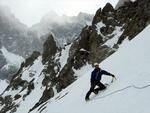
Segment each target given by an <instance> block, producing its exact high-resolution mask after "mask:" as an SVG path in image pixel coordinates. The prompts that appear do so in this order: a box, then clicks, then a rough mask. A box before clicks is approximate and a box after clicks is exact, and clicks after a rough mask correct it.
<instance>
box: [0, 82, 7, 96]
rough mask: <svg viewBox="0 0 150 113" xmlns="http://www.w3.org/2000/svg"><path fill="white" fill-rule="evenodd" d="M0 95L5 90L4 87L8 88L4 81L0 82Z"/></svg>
mask: <svg viewBox="0 0 150 113" xmlns="http://www.w3.org/2000/svg"><path fill="white" fill-rule="evenodd" d="M0 86H1V88H0V94H1V93H2V92H3V91H4V90H5V89H6V87H7V86H8V83H7V82H6V80H0Z"/></svg>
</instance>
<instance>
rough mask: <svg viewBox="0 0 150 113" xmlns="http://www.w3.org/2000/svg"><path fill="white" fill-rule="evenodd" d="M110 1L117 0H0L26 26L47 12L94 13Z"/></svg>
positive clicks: (114, 2)
mask: <svg viewBox="0 0 150 113" xmlns="http://www.w3.org/2000/svg"><path fill="white" fill-rule="evenodd" d="M107 2H110V3H112V4H113V5H114V6H115V5H116V3H117V2H118V0H0V4H3V5H7V6H8V7H9V8H10V9H11V11H12V12H13V13H14V15H15V16H16V17H17V18H18V19H19V20H20V21H21V22H22V23H24V24H26V25H27V26H32V25H33V24H36V23H38V22H39V21H40V20H41V18H42V17H43V16H44V15H46V14H47V13H49V12H51V11H54V12H56V13H57V14H58V15H60V16H61V15H67V16H76V15H77V14H78V13H79V12H86V13H89V14H95V12H96V10H97V9H98V8H100V7H104V5H105V4H106V3H107Z"/></svg>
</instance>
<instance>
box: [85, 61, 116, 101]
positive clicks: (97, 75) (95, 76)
mask: <svg viewBox="0 0 150 113" xmlns="http://www.w3.org/2000/svg"><path fill="white" fill-rule="evenodd" d="M94 67H95V69H94V70H93V71H92V73H91V88H90V90H89V91H88V92H87V94H86V97H85V100H86V101H88V100H89V96H90V94H91V93H92V92H94V93H95V94H98V91H100V90H104V89H106V86H105V85H104V84H102V83H101V82H100V80H101V77H102V75H103V74H104V75H109V76H112V77H115V76H114V75H113V74H111V73H109V72H107V71H105V70H102V69H101V68H99V64H98V63H94ZM95 86H99V87H98V88H96V89H94V88H95Z"/></svg>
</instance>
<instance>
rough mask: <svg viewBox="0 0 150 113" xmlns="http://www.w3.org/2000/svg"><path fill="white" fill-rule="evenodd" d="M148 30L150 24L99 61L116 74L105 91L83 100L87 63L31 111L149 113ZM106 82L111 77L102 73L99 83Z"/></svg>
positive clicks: (87, 85)
mask: <svg viewBox="0 0 150 113" xmlns="http://www.w3.org/2000/svg"><path fill="white" fill-rule="evenodd" d="M149 31H150V25H149V26H148V27H147V28H146V29H145V30H144V31H142V32H141V33H140V34H139V35H138V36H137V37H135V38H134V39H133V40H132V41H130V42H128V43H125V44H124V46H122V47H121V48H119V50H118V51H117V52H116V53H114V54H113V55H112V56H110V57H109V58H107V59H106V60H105V61H103V62H102V63H101V64H100V67H101V68H102V69H105V70H107V71H109V72H111V73H113V74H115V75H116V77H117V80H116V81H115V82H114V83H113V84H112V85H111V86H110V87H109V88H108V89H107V90H105V91H104V92H101V93H99V94H98V95H97V96H96V97H94V94H92V95H91V97H90V98H91V101H89V102H85V100H84V98H85V95H86V92H87V91H88V90H89V88H90V74H91V71H92V70H93V68H92V67H90V66H88V65H87V66H85V69H83V68H82V69H83V70H84V72H81V74H83V76H81V77H80V78H79V79H78V80H77V81H75V82H74V83H73V84H72V85H70V86H69V87H67V88H66V89H64V90H63V91H62V92H60V93H59V94H57V95H56V96H55V97H54V98H52V99H51V100H49V101H48V103H47V104H46V103H45V105H43V106H41V108H40V107H39V108H37V109H35V110H34V111H33V112H32V113H39V112H40V111H41V112H42V113H70V112H71V113H100V112H101V113H149V112H150V108H149V105H150V101H149V99H150V94H149V93H150V70H149V67H150V44H149V42H150V38H149V35H150V32H149ZM78 74H80V73H78ZM106 79H107V81H106ZM109 81H111V77H109V76H103V78H102V82H103V83H105V82H109ZM146 85H149V86H148V87H145V88H141V89H138V88H135V86H136V87H139V88H140V87H143V86H146ZM38 109H39V111H38ZM21 113H25V112H23V111H22V112H21Z"/></svg>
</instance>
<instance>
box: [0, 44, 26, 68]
mask: <svg viewBox="0 0 150 113" xmlns="http://www.w3.org/2000/svg"><path fill="white" fill-rule="evenodd" d="M0 50H1V51H2V54H3V55H4V57H5V58H6V61H7V62H8V64H10V65H14V66H16V67H17V68H19V67H20V65H21V63H22V62H23V61H24V58H23V57H22V56H19V55H16V54H14V53H11V52H9V51H7V49H6V48H5V47H2V48H1V49H0Z"/></svg>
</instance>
